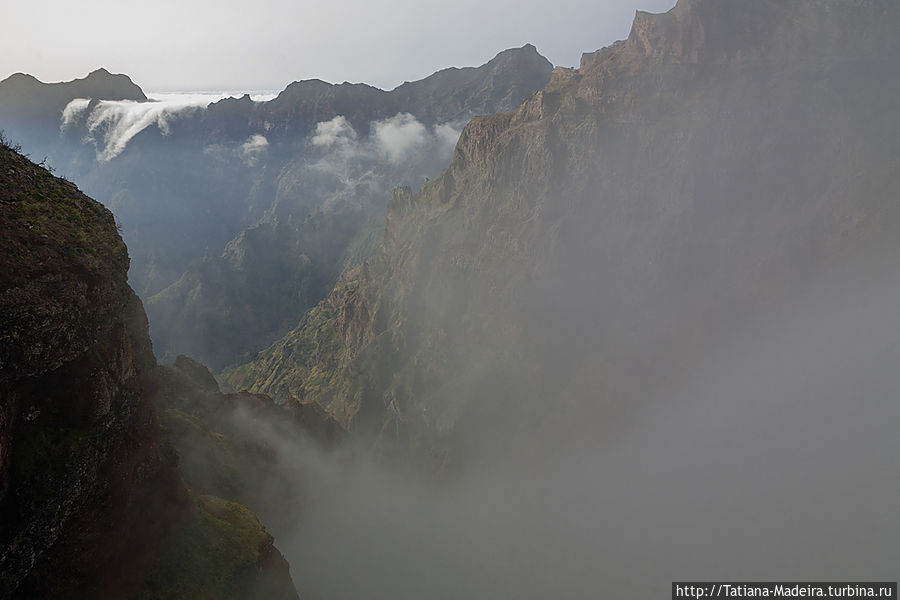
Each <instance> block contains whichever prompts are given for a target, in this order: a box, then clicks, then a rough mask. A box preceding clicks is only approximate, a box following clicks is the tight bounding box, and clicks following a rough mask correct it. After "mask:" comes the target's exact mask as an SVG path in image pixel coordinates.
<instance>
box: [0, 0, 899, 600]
mask: <svg viewBox="0 0 900 600" xmlns="http://www.w3.org/2000/svg"><path fill="white" fill-rule="evenodd" d="M897 31H900V7H898V5H897V4H896V3H895V2H893V1H891V0H771V1H765V2H761V1H754V0H678V1H677V2H676V3H675V6H674V7H672V8H671V9H670V10H668V11H667V12H659V13H655V12H644V11H641V10H638V11H637V12H636V13H635V16H634V19H633V23H632V25H631V29H630V31H623V32H622V34H623V35H624V34H626V33H627V36H626V37H624V39H622V40H620V41H614V42H611V41H610V40H603V39H598V45H599V44H601V43H607V44H608V45H606V46H604V47H602V48H600V49H599V50H596V51H587V52H585V53H584V54H583V56H582V58H581V61H580V64H579V66H578V67H577V68H570V67H565V66H556V67H554V66H553V65H552V64H551V63H550V61H549V60H548V59H547V58H545V57H544V56H542V55H541V53H540V49H539V48H536V47H535V46H533V45H531V44H526V45H524V46H520V47H516V48H511V49H508V50H504V51H502V52H500V53H499V54H497V55H496V56H495V57H494V58H493V59H491V60H489V61H488V62H486V63H484V64H482V65H481V66H479V67H464V68H457V67H452V68H448V69H443V70H440V71H437V72H435V73H434V74H432V75H431V76H429V77H426V78H423V79H419V80H416V81H411V82H406V83H403V84H402V85H400V86H397V87H395V88H393V89H391V90H383V89H380V88H378V87H374V86H371V85H367V84H361V83H347V82H345V83H342V84H332V83H327V82H325V81H322V80H319V79H305V80H300V81H295V82H294V83H291V84H290V85H288V86H287V87H286V88H284V89H282V90H280V91H260V92H254V93H252V94H248V93H232V92H227V91H221V92H202V93H200V92H198V93H192V92H178V93H176V92H162V93H150V92H145V91H144V90H142V89H141V87H140V86H139V82H135V81H132V80H131V79H130V77H128V76H127V75H121V74H116V75H114V74H111V73H109V72H108V71H106V70H105V69H100V70H97V71H93V72H91V73H90V74H89V75H88V76H87V77H85V78H82V79H76V80H73V81H68V82H63V83H52V84H47V83H42V82H40V81H38V80H37V79H35V78H34V77H31V76H29V75H23V74H17V75H13V76H11V77H9V78H7V79H5V80H3V81H0V129H2V130H3V131H4V139H3V146H2V149H0V150H2V154H0V159H2V160H0V244H2V245H0V267H2V268H0V310H2V313H0V314H2V315H3V316H2V320H0V347H2V350H0V400H2V410H0V572H2V575H0V597H4V598H5V597H10V598H42V597H46V598H51V597H92V598H119V597H135V598H163V597H166V598H199V597H210V598H296V597H300V598H304V599H316V598H333V599H355V598H372V599H375V600H377V599H381V598H384V599H388V598H409V599H412V598H434V599H441V598H447V599H451V598H463V597H465V598H485V599H488V598H490V599H495V598H524V599H530V598H534V599H538V598H548V597H549V598H567V599H568V598H571V599H573V600H575V599H582V598H587V597H602V598H612V599H617V598H622V599H625V598H656V597H667V596H668V595H669V594H670V593H671V585H672V582H674V581H890V580H892V579H895V578H896V565H897V564H900V543H898V542H900V530H898V522H900V521H898V516H900V515H898V506H900V467H898V465H900V463H898V461H897V456H898V450H900V447H898V441H897V436H896V433H895V424H896V423H897V422H898V418H900V403H898V402H897V397H898V396H897V392H898V390H900V380H898V374H897V369H896V364H897V361H898V359H900V354H898V353H900V329H898V327H900V320H898V318H897V317H898V314H897V311H898V308H897V307H898V306H900V283H898V281H900V280H898V278H897V275H898V273H900V262H898V258H897V257H898V256H900V254H898V248H897V240H898V239H900V237H898V233H900V204H898V202H897V200H898V197H897V192H898V190H900V138H898V137H897V135H896V132H897V131H900V123H898V118H900V115H898V112H897V107H898V106H900V82H898V81H897V79H896V77H892V76H891V75H892V74H893V73H894V72H895V71H896V68H897V64H898V59H900V37H898V35H897ZM586 50H590V49H586ZM25 155H28V156H30V158H31V160H30V161H29V160H28V158H27V157H26V156H25ZM44 156H46V158H45V159H44V160H43V161H42V162H41V163H40V164H37V165H36V164H34V163H33V162H32V161H35V160H38V159H40V158H41V157H44ZM48 166H49V167H52V170H53V173H52V174H51V173H50V172H48V171H47V170H46V169H45V168H44V167H48ZM54 175H55V176H54ZM76 186H77V187H76ZM126 246H127V249H126ZM151 340H152V341H151Z"/></svg>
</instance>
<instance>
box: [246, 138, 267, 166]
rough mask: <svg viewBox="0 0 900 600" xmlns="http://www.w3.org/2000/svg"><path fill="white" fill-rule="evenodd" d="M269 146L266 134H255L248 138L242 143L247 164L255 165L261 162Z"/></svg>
mask: <svg viewBox="0 0 900 600" xmlns="http://www.w3.org/2000/svg"><path fill="white" fill-rule="evenodd" d="M268 147H269V140H267V139H266V137H265V136H264V135H260V134H258V133H257V134H254V135H251V136H250V137H248V138H247V141H246V142H244V143H243V144H241V157H242V158H243V160H244V163H245V164H247V166H250V167H252V166H254V165H256V163H257V162H259V160H260V158H261V157H262V156H263V155H264V154H265V153H266V149H267V148H268Z"/></svg>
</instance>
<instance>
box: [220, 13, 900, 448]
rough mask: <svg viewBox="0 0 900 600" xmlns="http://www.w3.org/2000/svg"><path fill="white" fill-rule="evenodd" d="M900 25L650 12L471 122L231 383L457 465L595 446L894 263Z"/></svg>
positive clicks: (831, 17) (826, 16)
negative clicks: (746, 329) (449, 152)
mask: <svg viewBox="0 0 900 600" xmlns="http://www.w3.org/2000/svg"><path fill="white" fill-rule="evenodd" d="M898 26H900V10H898V7H897V4H896V3H894V2H891V1H887V0H859V1H851V2H843V1H841V2H839V1H833V0H802V1H797V0H766V1H755V0H727V1H726V0H680V1H679V2H678V4H677V5H676V6H675V7H674V8H673V9H672V10H671V11H669V12H668V13H666V14H660V15H651V14H646V13H641V12H639V13H638V14H637V15H636V17H635V20H634V25H633V27H632V31H631V33H630V35H629V36H628V38H627V39H626V40H624V41H621V42H617V43H615V44H613V45H611V46H610V47H607V48H604V49H601V50H599V51H597V52H594V53H590V54H586V55H584V57H583V59H582V62H581V67H580V68H579V69H563V68H558V69H556V70H555V71H554V73H553V77H552V79H551V81H550V83H549V84H548V85H547V87H545V88H544V89H543V90H541V91H539V92H537V93H535V94H533V95H531V96H530V97H529V98H528V99H527V100H526V101H525V102H524V103H523V104H522V106H521V107H519V108H518V109H517V110H516V111H514V112H510V113H506V114H500V115H494V116H486V117H479V118H476V119H474V120H473V121H472V122H471V123H469V125H468V126H467V127H466V128H465V129H464V131H463V133H462V136H461V138H460V140H459V142H458V144H457V146H456V151H455V156H454V159H453V162H452V164H451V165H450V167H449V168H448V169H447V170H446V171H445V172H444V173H443V174H442V175H441V176H440V177H439V178H436V179H434V180H432V181H430V182H429V183H427V184H426V185H425V186H424V188H423V189H422V190H421V192H419V193H417V194H413V193H411V191H410V190H408V189H399V190H397V191H395V192H394V194H393V196H392V198H391V200H390V203H389V208H388V215H387V221H386V227H385V230H384V235H383V240H382V242H381V245H380V247H379V248H378V249H377V250H376V251H375V252H374V254H373V255H372V256H371V257H370V258H369V259H368V260H367V261H365V262H364V263H363V264H361V265H359V266H357V267H356V268H353V269H350V270H348V271H346V272H345V273H344V274H343V275H342V277H341V279H340V281H339V283H338V284H337V286H336V287H335V288H334V290H333V291H332V292H331V293H330V295H329V296H328V297H327V298H326V299H325V300H323V301H322V302H321V303H320V304H319V305H318V306H317V307H316V308H314V309H313V310H312V311H310V312H309V313H308V314H307V315H306V316H305V317H304V318H303V320H302V321H301V322H300V323H299V325H298V326H297V327H296V328H295V329H294V330H293V331H292V332H290V333H289V334H288V335H287V336H285V337H284V338H283V339H282V340H280V341H279V342H277V343H275V344H274V345H273V346H271V347H270V348H268V349H267V350H265V351H264V352H261V353H260V354H259V356H258V357H257V358H256V360H254V361H252V362H250V363H248V364H246V365H244V366H241V367H239V368H236V369H233V370H231V371H229V372H228V373H226V375H225V377H226V379H227V380H228V381H229V383H230V384H231V385H233V386H234V387H235V388H237V389H242V388H246V389H249V390H251V391H257V392H265V393H269V394H272V395H274V396H276V397H277V398H281V399H289V398H297V399H298V400H300V401H309V400H314V401H316V402H318V403H320V404H321V405H322V406H323V407H325V408H326V410H328V411H329V412H330V413H331V414H333V415H334V416H335V417H337V418H338V420H340V421H341V422H342V423H344V424H345V426H347V427H349V428H351V429H361V430H369V429H372V428H374V429H375V430H376V431H379V432H381V434H382V436H383V437H385V438H386V439H391V440H395V441H396V440H399V441H400V442H401V443H402V444H404V445H408V446H411V447H414V448H426V449H431V450H435V451H436V452H437V453H438V454H439V455H440V456H443V455H444V454H445V453H446V452H455V451H460V452H464V451H469V449H470V448H471V446H472V444H471V440H472V439H477V440H482V441H485V440H487V443H493V442H495V441H496V440H497V439H503V438H506V437H509V436H510V435H515V434H516V432H522V431H531V430H532V429H531V428H529V427H528V424H529V423H531V424H534V423H536V422H537V423H546V422H548V421H551V420H554V419H563V420H566V419H569V420H570V421H571V419H572V415H573V414H578V415H580V416H581V420H583V421H584V417H585V414H587V415H589V416H591V417H592V418H590V419H587V420H586V422H590V423H592V425H591V427H592V428H593V431H594V432H595V434H596V431H597V430H598V429H597V428H598V427H601V426H602V423H604V422H608V421H610V420H611V419H613V418H614V416H615V415H616V414H618V413H620V412H622V411H623V410H628V408H627V407H629V406H630V405H633V404H635V403H636V402H637V401H639V400H640V399H641V398H643V397H645V396H646V395H647V392H648V391H649V390H651V389H652V388H653V386H655V385H660V382H661V381H662V380H663V379H664V377H666V376H667V374H669V375H671V374H672V373H677V372H678V371H679V370H680V369H683V368H684V367H685V366H686V365H687V364H690V362H691V361H692V360H694V359H696V358H697V357H698V356H700V355H702V353H703V347H704V343H705V341H706V340H708V339H710V338H711V337H713V336H715V335H717V334H718V333H719V332H721V331H722V330H723V328H728V327H733V326H735V324H736V323H739V322H740V321H741V320H742V319H743V318H744V317H745V316H747V315H749V314H752V313H753V312H754V311H757V310H759V309H760V307H762V306H765V305H766V304H767V303H772V302H778V299H779V298H784V297H786V296H787V295H789V294H790V293H792V290H794V289H796V288H797V287H799V286H801V285H802V281H803V280H804V278H805V277H807V276H810V275H811V274H812V273H815V272H817V271H820V270H822V269H827V268H828V266H829V265H830V264H833V263H835V262H837V261H839V260H841V259H842V258H844V257H847V256H851V255H854V254H856V253H860V252H865V251H867V250H868V249H871V248H874V247H876V246H880V245H884V244H888V245H890V244H892V243H895V242H894V240H896V234H897V232H898V228H900V207H898V205H897V203H896V190H897V189H898V186H900V179H898V172H900V171H898V169H897V166H898V163H897V157H898V156H900V146H898V140H897V138H896V136H895V135H893V132H894V131H896V130H897V128H898V125H900V123H898V115H897V111H896V106H897V105H898V101H900V86H898V84H897V81H896V78H894V77H891V76H889V75H888V74H889V73H893V72H894V71H896V69H897V65H898V62H900V41H898V38H897V36H896V34H895V32H896V31H897V27H898ZM573 411H574V412H573ZM585 411H588V412H587V413H585ZM566 415H568V417H567V416H566ZM575 420H576V421H577V420H578V419H577V418H576V419H575ZM479 431H480V432H481V433H482V434H483V435H477V436H475V437H467V436H463V435H462V434H463V432H467V433H472V432H479ZM503 432H505V433H503ZM463 439H466V440H468V441H467V442H466V443H465V444H464V445H463V444H462V443H461V442H460V440H463Z"/></svg>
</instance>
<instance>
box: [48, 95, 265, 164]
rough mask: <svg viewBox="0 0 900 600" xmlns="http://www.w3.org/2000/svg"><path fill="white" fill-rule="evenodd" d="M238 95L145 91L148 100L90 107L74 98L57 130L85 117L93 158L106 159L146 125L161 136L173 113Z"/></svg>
mask: <svg viewBox="0 0 900 600" xmlns="http://www.w3.org/2000/svg"><path fill="white" fill-rule="evenodd" d="M240 95H242V94H241V93H234V92H201V93H182V92H178V93H151V94H148V97H149V98H150V101H149V102H135V101H132V100H100V101H98V102H97V103H96V105H94V107H93V108H90V104H91V100H90V99H88V98H75V99H74V100H72V101H71V102H69V104H68V105H66V107H65V108H64V109H63V112H62V116H61V123H60V130H64V129H67V128H69V127H71V126H72V125H74V124H76V123H77V122H80V121H81V120H82V119H85V120H84V124H85V127H86V129H87V136H86V139H87V140H89V141H92V142H93V143H94V144H96V146H97V160H99V161H101V162H108V161H110V160H112V159H113V158H115V157H116V156H118V155H119V154H121V153H122V151H123V150H124V149H125V147H126V146H127V145H128V142H129V141H131V139H132V138H134V136H136V135H137V134H139V133H140V132H141V131H143V130H144V129H146V128H147V127H150V126H153V125H155V126H156V127H158V128H159V130H160V132H162V134H163V135H167V134H168V133H169V131H170V129H169V127H170V125H171V122H172V120H173V119H174V118H175V117H176V116H177V115H179V114H182V113H184V112H187V111H192V110H198V109H202V108H206V107H207V106H209V105H210V104H212V103H213V102H217V101H218V100H221V99H223V98H228V97H234V96H240ZM250 97H251V99H253V100H254V101H257V102H258V101H264V100H269V99H271V98H272V97H274V95H273V94H270V93H263V94H255V95H251V96H250ZM88 111H89V112H88ZM86 113H87V115H86V118H85V114H86Z"/></svg>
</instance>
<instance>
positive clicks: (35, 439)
mask: <svg viewBox="0 0 900 600" xmlns="http://www.w3.org/2000/svg"><path fill="white" fill-rule="evenodd" d="M127 268H128V255H127V252H126V248H125V244H124V243H123V242H122V240H121V238H120V237H119V235H118V232H117V231H116V226H115V223H114V221H113V217H112V214H111V213H110V212H109V211H108V210H106V209H105V208H103V207H102V206H101V205H100V204H99V203H97V202H95V201H93V200H91V199H90V198H88V197H87V196H85V195H84V194H82V193H81V192H80V191H79V190H78V189H77V188H76V187H75V186H74V185H72V184H71V183H69V182H67V181H64V180H61V179H57V178H55V177H53V176H52V175H51V174H50V173H49V172H47V171H46V170H45V169H42V168H40V167H38V166H37V165H34V164H33V163H31V162H30V161H28V160H27V159H26V158H24V157H23V156H21V155H20V154H18V153H16V152H15V151H14V150H13V149H11V148H9V147H7V146H6V145H5V144H2V145H0V315H2V316H0V596H2V597H4V598H7V597H15V598H62V597H65V598H123V597H137V596H140V595H141V594H142V593H144V591H146V590H147V586H148V585H154V586H157V587H156V588H154V589H162V590H163V591H164V592H165V593H166V594H168V595H167V596H166V597H197V596H196V595H192V594H190V593H185V592H183V591H182V590H179V589H178V588H176V587H173V586H174V585H176V584H175V581H174V580H170V581H166V580H165V578H163V583H162V584H161V585H162V586H163V587H162V588H159V587H158V582H159V581H160V578H161V576H160V573H161V572H167V573H175V572H179V573H182V574H184V576H185V577H187V578H190V579H191V580H192V581H193V584H192V585H194V588H192V589H194V590H198V589H199V590H200V591H201V592H203V594H201V595H207V592H208V591H209V590H212V589H215V590H218V591H219V592H221V593H216V594H215V595H216V596H217V597H235V596H236V595H238V596H240V591H241V590H245V589H246V590H249V589H251V588H253V587H254V586H256V585H258V584H259V585H263V584H265V585H271V586H273V587H274V588H277V589H278V590H279V591H278V594H276V595H275V596H273V597H286V598H293V597H296V594H295V593H294V591H293V587H292V585H291V582H290V577H289V575H288V573H287V566H286V564H284V563H283V559H280V555H278V552H277V550H275V549H274V547H273V546H272V538H271V536H268V534H266V533H265V531H264V530H263V529H262V527H261V526H260V525H259V524H258V522H257V523H256V524H255V526H253V525H252V524H248V519H249V517H246V516H245V517H243V518H242V521H241V524H240V526H239V527H238V525H235V524H234V523H232V522H231V521H229V520H228V519H224V520H223V519H218V518H217V517H216V515H218V514H219V513H220V512H222V511H226V512H229V514H230V513H231V512H234V511H238V512H240V511H241V510H243V511H245V512H246V509H243V508H242V507H236V508H235V507H232V506H231V505H228V506H227V507H225V508H222V507H221V503H222V502H223V501H218V500H217V499H213V500H206V499H201V500H200V501H199V504H198V501H197V500H194V499H192V497H191V496H190V494H189V492H188V490H187V488H186V487H185V486H184V484H183V483H182V481H181V478H180V475H179V473H178V470H177V468H176V465H177V456H176V455H175V453H174V452H173V451H172V450H171V448H170V447H169V446H167V445H166V444H164V443H163V442H162V441H161V436H160V429H159V425H158V422H157V418H156V409H155V405H154V402H153V398H154V396H155V394H156V392H157V388H158V383H157V379H156V361H155V359H154V356H153V352H152V349H151V346H150V339H149V335H148V325H147V319H146V316H145V315H144V311H143V309H142V307H141V302H140V301H139V300H138V299H137V297H136V296H135V295H134V293H133V292H132V291H131V288H129V287H128V283H127V279H126V273H127ZM216 502H218V503H219V504H216ZM250 516H251V517H252V515H250ZM202 520H205V521H204V522H208V523H209V524H211V525H214V528H213V531H210V530H209V528H207V529H204V530H203V531H204V532H205V533H204V534H203V536H205V537H203V536H201V537H203V540H205V543H206V544H209V545H216V547H218V548H219V549H220V550H221V551H222V552H226V553H228V554H227V556H226V557H224V558H223V559H222V560H221V561H218V562H215V563H214V567H213V568H211V569H210V568H208V565H209V563H208V562H204V561H205V560H206V559H205V557H203V556H201V555H200V554H199V553H192V552H194V551H199V546H198V547H193V546H192V547H190V548H189V549H188V550H185V548H184V547H181V546H179V544H180V543H181V542H180V541H179V540H182V539H183V536H184V535H185V534H184V532H185V531H187V532H191V531H195V530H197V528H198V527H200V526H199V525H197V523H199V522H200V521H202ZM254 522H255V521H254ZM235 528H237V529H239V530H240V531H243V532H246V536H247V537H240V536H238V537H234V535H236V534H234V530H235ZM201 529H202V528H201ZM187 535H190V534H187ZM195 541H196V540H195ZM247 544H250V545H247ZM173 556H176V557H177V562H178V565H177V567H173V566H172V564H171V563H172V560H176V559H173V558H172V557H173ZM279 560H280V561H281V562H280V563H279ZM204 569H207V570H206V571H204ZM247 569H249V571H248V572H244V571H245V570H247ZM222 582H225V583H222ZM213 585H215V586H218V587H215V588H213V587H211V586H213ZM204 586H207V587H206V588H204Z"/></svg>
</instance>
